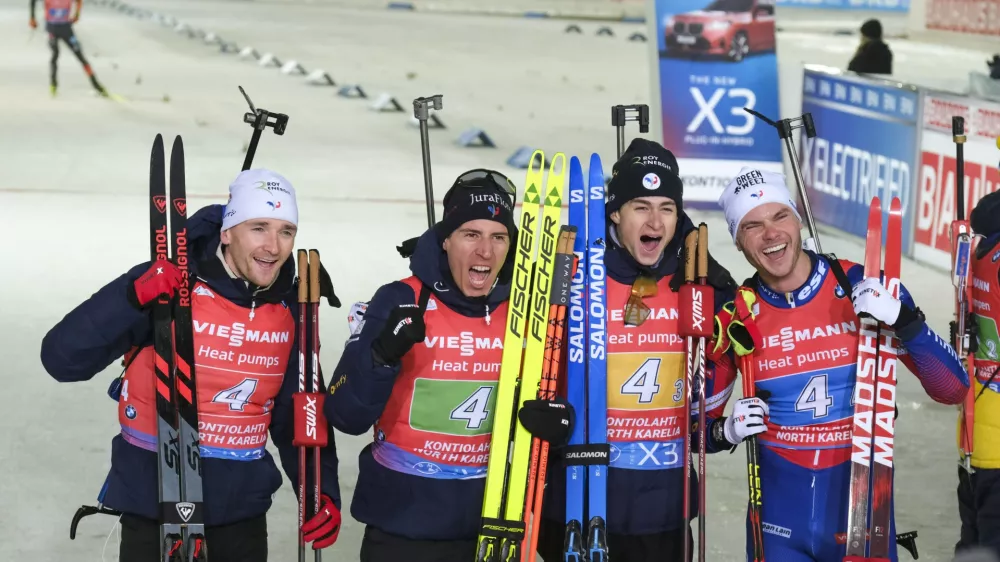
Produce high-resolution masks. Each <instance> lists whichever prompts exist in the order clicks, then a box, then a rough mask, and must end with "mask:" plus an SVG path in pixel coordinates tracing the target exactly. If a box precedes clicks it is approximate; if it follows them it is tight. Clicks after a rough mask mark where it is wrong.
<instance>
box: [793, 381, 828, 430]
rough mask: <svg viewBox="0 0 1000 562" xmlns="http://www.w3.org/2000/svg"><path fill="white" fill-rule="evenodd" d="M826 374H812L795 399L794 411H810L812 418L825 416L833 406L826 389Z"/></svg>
mask: <svg viewBox="0 0 1000 562" xmlns="http://www.w3.org/2000/svg"><path fill="white" fill-rule="evenodd" d="M827 388H828V386H827V376H826V375H814V376H813V377H812V378H811V379H809V382H808V383H806V387H805V388H803V389H802V393H801V394H799V397H798V399H796V400H795V411H796V412H808V411H811V412H812V417H813V419H814V420H816V419H820V418H825V417H826V416H827V414H829V413H830V407H831V406H833V398H832V397H831V396H830V394H829V392H828V391H827Z"/></svg>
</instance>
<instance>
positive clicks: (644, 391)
mask: <svg viewBox="0 0 1000 562" xmlns="http://www.w3.org/2000/svg"><path fill="white" fill-rule="evenodd" d="M659 373H660V359H658V358H650V359H647V360H646V361H644V362H643V364H642V365H641V366H640V367H639V368H638V369H637V370H636V372H635V373H632V376H630V377H629V378H628V380H627V381H625V384H623V385H622V390H621V393H622V394H626V395H633V396H638V397H639V403H640V404H650V403H652V402H653V397H655V396H656V395H657V394H658V393H659V392H660V385H659V383H658V382H657V380H656V379H657V375H659Z"/></svg>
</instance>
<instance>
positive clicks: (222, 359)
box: [41, 169, 340, 562]
mask: <svg viewBox="0 0 1000 562" xmlns="http://www.w3.org/2000/svg"><path fill="white" fill-rule="evenodd" d="M229 193H230V196H229V202H228V203H227V204H226V205H225V206H223V205H218V204H216V205H208V206H206V207H203V208H201V209H198V211H197V212H196V213H194V214H193V215H192V216H191V217H189V218H188V221H187V239H188V254H187V255H188V263H187V266H188V270H189V276H188V277H184V276H183V275H182V273H181V271H180V270H179V269H178V267H177V266H175V265H174V264H173V263H172V262H169V261H166V260H156V261H154V262H152V263H151V262H149V261H146V262H144V263H140V264H138V265H136V266H135V267H133V268H132V269H131V270H129V271H128V272H127V273H126V274H124V275H119V276H117V278H116V279H114V280H113V281H111V282H109V283H108V284H106V285H105V286H104V287H102V288H101V289H99V290H98V291H97V292H96V293H94V294H93V296H91V297H90V298H88V299H87V300H86V301H84V302H83V303H81V304H79V305H78V306H77V307H76V308H74V309H73V310H72V311H70V312H69V313H68V314H67V315H66V317H65V318H63V319H62V320H61V321H59V323H58V324H56V325H55V326H54V327H53V328H52V329H51V330H50V331H49V333H48V334H46V336H45V338H44V340H43V341H42V350H41V358H42V364H43V365H44V366H45V368H46V370H47V371H48V372H49V374H50V375H51V376H52V377H53V378H55V379H56V380H58V381H60V382H77V381H84V380H89V379H91V378H93V377H94V376H95V375H97V374H98V373H100V372H102V371H104V370H105V369H106V368H107V367H108V366H109V365H110V364H111V363H113V362H117V361H118V360H119V359H120V358H122V357H123V356H124V357H125V361H124V363H125V365H126V368H125V372H124V374H123V376H122V377H121V379H119V380H117V381H115V383H114V384H113V385H112V387H111V389H110V390H109V394H110V395H111V398H113V399H114V400H115V401H116V402H115V404H116V405H117V410H118V421H119V424H120V425H121V432H120V433H119V434H118V435H116V436H115V437H114V438H113V440H112V445H111V470H110V472H109V474H108V478H107V481H106V482H105V485H104V486H103V487H102V489H101V493H100V496H99V498H98V499H99V501H100V502H101V503H102V504H103V505H104V506H105V507H108V508H110V509H114V510H117V511H120V512H121V513H122V516H121V519H120V523H121V545H120V546H119V559H121V560H156V559H158V557H159V555H160V548H161V539H160V517H162V514H161V513H160V503H159V500H158V496H157V494H158V489H159V488H158V485H157V479H156V477H157V466H158V464H157V462H158V461H157V453H156V451H157V419H158V416H157V410H156V406H157V399H156V396H157V394H156V385H157V381H158V380H159V379H157V377H156V374H155V368H154V359H155V358H156V354H155V353H154V347H153V329H152V313H151V312H152V305H153V303H155V302H157V300H158V298H159V296H160V295H164V294H165V295H168V296H170V297H174V296H175V295H177V294H178V293H180V294H181V295H184V297H183V298H188V297H187V295H188V294H189V295H190V297H189V302H190V306H191V316H192V320H193V322H192V324H193V328H194V329H193V330H192V332H193V333H192V337H193V345H194V349H195V353H196V356H195V360H196V365H197V369H196V375H197V376H196V378H195V385H196V388H197V401H198V422H199V435H200V443H199V457H200V463H201V468H202V478H203V488H204V498H203V502H202V503H200V504H198V505H197V507H196V509H197V510H198V515H199V516H200V517H202V518H203V521H204V523H205V544H206V546H207V551H208V552H211V560H212V562H265V561H266V560H267V559H268V544H267V536H268V521H267V513H268V511H269V510H270V508H271V503H272V498H273V497H274V494H275V492H277V491H278V488H279V486H281V481H282V478H281V476H280V473H279V472H278V467H277V463H276V462H275V461H276V459H275V457H273V456H272V455H271V453H270V451H269V448H268V447H267V445H268V441H269V440H270V441H271V443H272V444H273V445H274V449H276V450H277V451H278V455H277V457H278V459H277V460H280V463H281V468H283V469H284V472H285V475H286V476H287V477H288V480H289V483H290V484H291V486H292V489H293V490H297V489H298V478H299V460H298V459H299V455H298V454H297V450H296V448H295V446H294V435H295V433H294V423H295V416H294V402H293V400H294V399H293V396H294V395H295V393H296V391H297V390H298V375H299V365H298V333H299V332H298V330H296V324H295V319H296V318H297V313H298V306H299V303H298V298H297V285H296V272H295V263H294V261H293V260H290V259H289V257H290V256H291V254H292V249H293V246H294V245H295V235H296V230H297V226H298V210H297V208H296V205H295V189H294V188H293V187H292V185H291V183H289V182H288V180H287V179H285V178H284V177H282V176H280V175H279V174H276V173H274V172H271V171H268V170H260V169H258V170H248V171H245V172H241V173H240V174H239V175H238V176H236V179H235V180H233V182H232V184H231V185H230V186H229ZM323 279H324V274H323V272H322V271H321V273H320V286H321V290H320V291H321V292H320V294H321V295H323V296H327V298H328V299H329V300H330V302H331V304H333V305H334V306H338V304H337V302H336V297H335V296H333V290H332V283H329V290H328V291H327V290H326V289H325V288H324V282H323ZM327 279H328V277H327ZM182 289H187V290H190V293H188V292H187V290H183V291H182ZM320 388H326V385H325V383H324V382H323V381H322V376H321V377H320ZM107 407H109V408H110V407H111V406H110V405H108V406H107ZM320 411H322V410H320ZM329 435H330V439H329V444H328V445H327V446H326V447H324V448H323V449H322V452H321V453H320V463H321V465H322V466H321V471H322V476H321V480H322V481H321V489H320V490H319V494H320V498H319V501H320V508H319V510H318V513H317V514H315V515H313V516H311V517H309V518H308V520H307V521H305V522H303V525H302V531H303V534H304V540H305V541H306V542H310V543H312V547H313V548H314V549H322V548H327V547H329V546H331V545H332V544H333V543H334V542H335V541H336V540H337V537H338V533H339V531H340V486H339V484H338V481H337V453H336V448H335V444H334V439H333V432H332V431H330V432H329ZM65 470H66V471H67V472H66V474H67V476H68V477H69V476H71V472H72V471H73V470H75V468H74V467H70V466H67V467H66V469H65ZM93 484H94V485H95V486H96V485H97V484H98V483H96V482H95V483H93ZM308 490H309V492H308V493H307V496H313V494H314V493H315V492H314V491H313V486H309V487H308ZM300 499H301V500H302V501H303V502H305V503H306V504H307V505H309V506H312V505H314V502H315V501H316V498H315V497H306V498H300ZM310 513H311V511H310ZM289 531H290V530H289ZM272 534H273V532H272ZM334 557H336V555H334ZM278 558H282V557H281V555H278ZM198 559H199V560H200V559H201V557H198ZM271 559H272V560H273V559H274V557H273V556H272V557H271Z"/></svg>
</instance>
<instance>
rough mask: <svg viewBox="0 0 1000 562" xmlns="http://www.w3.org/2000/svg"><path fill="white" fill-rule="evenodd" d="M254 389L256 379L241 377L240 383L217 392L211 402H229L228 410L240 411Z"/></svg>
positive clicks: (255, 388) (248, 400)
mask: <svg viewBox="0 0 1000 562" xmlns="http://www.w3.org/2000/svg"><path fill="white" fill-rule="evenodd" d="M256 390H257V379H243V382H241V383H240V384H238V385H236V386H233V387H230V388H227V389H225V390H222V391H220V392H218V393H217V394H216V395H215V397H213V398H212V402H217V403H220V404H229V410H230V411H233V412H242V411H243V409H244V408H246V405H247V403H249V402H250V397H251V396H253V393H254V392H255V391H256Z"/></svg>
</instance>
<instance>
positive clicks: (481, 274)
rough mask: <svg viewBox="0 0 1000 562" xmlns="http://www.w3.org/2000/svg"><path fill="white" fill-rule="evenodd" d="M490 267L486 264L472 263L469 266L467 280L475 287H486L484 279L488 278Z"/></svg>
mask: <svg viewBox="0 0 1000 562" xmlns="http://www.w3.org/2000/svg"><path fill="white" fill-rule="evenodd" d="M490 271H492V268H491V267H489V266H486V265H474V266H472V267H470V268H469V282H470V283H472V286H473V287H475V288H477V289H482V288H485V287H486V281H487V280H488V279H489V278H490Z"/></svg>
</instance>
